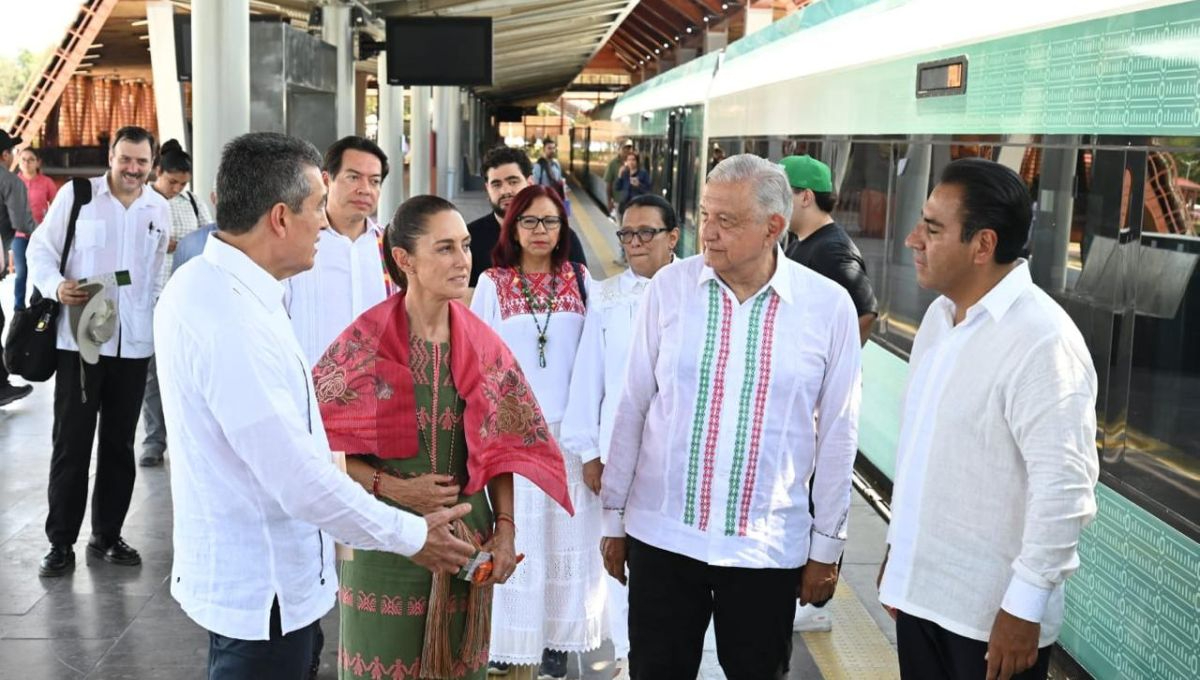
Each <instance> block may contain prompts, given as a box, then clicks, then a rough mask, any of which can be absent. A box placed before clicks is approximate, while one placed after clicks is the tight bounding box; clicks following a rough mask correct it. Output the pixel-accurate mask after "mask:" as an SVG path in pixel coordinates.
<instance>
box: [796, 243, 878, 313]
mask: <svg viewBox="0 0 1200 680" xmlns="http://www.w3.org/2000/svg"><path fill="white" fill-rule="evenodd" d="M785 252H786V253H787V256H788V257H789V258H790V259H792V260H794V261H795V262H799V263H800V264H802V265H804V266H805V267H808V268H809V269H811V270H813V271H815V272H816V273H818V274H820V275H822V276H824V277H826V278H828V279H832V280H833V281H835V282H837V283H838V284H839V285H841V286H842V288H845V289H846V292H848V293H850V299H851V300H853V301H854V309H856V310H858V315H859V316H866V315H867V314H878V313H879V308H878V305H877V303H876V302H875V291H874V289H873V288H872V287H871V279H870V278H868V277H867V265H866V263H865V262H863V257H862V253H861V252H859V250H858V246H856V245H854V241H853V240H851V238H850V235H849V234H847V233H846V230H845V229H842V228H841V227H840V226H838V225H837V223H835V222H830V223H829V224H827V225H825V226H823V227H821V228H820V229H818V230H816V231H814V232H813V233H812V234H810V235H809V236H808V238H806V239H804V240H803V241H793V242H792V243H791V245H789V246H788V248H787V250H786V251H785Z"/></svg>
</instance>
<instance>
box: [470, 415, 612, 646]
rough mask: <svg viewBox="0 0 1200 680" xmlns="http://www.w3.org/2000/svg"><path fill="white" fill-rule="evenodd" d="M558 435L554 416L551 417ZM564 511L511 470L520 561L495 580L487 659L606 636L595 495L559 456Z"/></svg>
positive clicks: (596, 641) (578, 468) (578, 469)
mask: <svg viewBox="0 0 1200 680" xmlns="http://www.w3.org/2000/svg"><path fill="white" fill-rule="evenodd" d="M550 427H551V430H552V431H553V433H554V436H555V437H557V436H558V423H552V424H551V426H550ZM566 468H567V488H568V491H569V492H570V494H571V503H572V504H573V505H574V506H575V516H574V517H571V516H570V515H568V514H567V513H566V511H565V510H563V509H562V508H561V507H559V506H558V504H557V503H555V502H554V501H552V500H550V498H549V497H547V496H546V494H545V493H544V492H542V490H541V489H539V488H537V487H536V486H534V485H533V484H532V483H530V482H529V481H528V480H526V479H525V478H524V477H521V476H520V475H513V488H514V496H515V498H514V501H515V502H514V506H515V507H514V513H513V515H514V517H515V519H516V524H517V540H516V545H517V553H524V554H525V560H524V561H523V562H521V564H520V565H519V566H518V567H517V570H516V572H514V573H513V575H512V578H510V579H509V580H508V583H506V584H504V585H502V586H496V592H495V600H494V602H493V604H492V644H491V651H490V652H489V658H490V659H491V660H492V661H499V662H503V663H509V664H516V665H526V664H537V663H541V661H542V650H543V649H547V648H548V649H554V650H559V651H566V652H586V651H591V650H593V649H596V648H597V647H599V646H600V643H601V642H602V641H603V640H604V639H605V638H607V637H609V631H608V620H607V614H606V611H605V605H606V601H607V585H608V584H607V583H606V581H607V580H608V578H607V575H606V573H605V571H604V565H603V562H602V560H601V557H600V499H599V498H598V497H597V496H596V495H595V494H593V493H592V492H591V490H590V489H588V488H587V486H585V485H584V483H583V466H582V464H581V463H580V462H579V461H578V460H577V459H575V458H573V457H571V456H567V459H566Z"/></svg>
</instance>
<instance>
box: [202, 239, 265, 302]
mask: <svg viewBox="0 0 1200 680" xmlns="http://www.w3.org/2000/svg"><path fill="white" fill-rule="evenodd" d="M204 259H206V260H208V261H209V262H211V263H213V264H214V265H216V266H218V267H220V268H221V269H224V270H225V271H227V272H229V273H230V274H231V275H233V277H234V278H235V279H237V280H238V281H241V282H242V285H244V286H246V288H248V289H249V290H250V292H251V293H253V294H254V297H256V298H258V301H259V302H260V303H261V304H262V306H263V307H265V308H266V309H268V310H272V311H273V310H274V309H275V308H277V307H280V306H282V305H283V284H282V283H280V282H279V281H278V280H277V279H276V278H275V277H274V276H271V275H270V274H269V273H268V272H267V270H265V269H263V268H262V267H261V266H259V264H258V263H257V262H255V261H254V260H251V259H250V257H249V256H247V255H246V254H245V253H243V252H242V251H240V250H238V249H237V248H234V247H233V246H231V245H229V244H228V243H226V242H224V241H222V240H221V238H220V237H219V236H217V235H216V234H213V235H211V236H209V238H208V240H207V241H206V242H205V244H204Z"/></svg>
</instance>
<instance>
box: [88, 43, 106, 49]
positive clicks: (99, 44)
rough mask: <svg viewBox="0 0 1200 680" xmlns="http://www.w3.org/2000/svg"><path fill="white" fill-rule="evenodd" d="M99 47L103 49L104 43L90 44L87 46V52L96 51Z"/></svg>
mask: <svg viewBox="0 0 1200 680" xmlns="http://www.w3.org/2000/svg"><path fill="white" fill-rule="evenodd" d="M101 47H104V43H92V44H91V45H88V50H98V49H100V48H101Z"/></svg>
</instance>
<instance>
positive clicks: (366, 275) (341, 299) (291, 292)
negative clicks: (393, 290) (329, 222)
mask: <svg viewBox="0 0 1200 680" xmlns="http://www.w3.org/2000/svg"><path fill="white" fill-rule="evenodd" d="M382 234H383V229H382V228H381V227H380V226H379V225H378V224H376V223H375V221H374V220H372V219H370V218H367V229H366V231H364V232H363V233H362V234H361V235H360V236H359V237H358V238H357V239H355V240H353V241H351V240H350V239H349V238H348V237H346V236H343V235H342V234H340V233H338V231H337V230H335V229H333V228H327V229H322V230H321V233H320V236H319V237H318V238H317V256H316V258H315V259H314V261H313V267H312V269H309V270H308V271H306V272H301V273H299V274H297V275H295V276H293V277H291V278H290V279H288V280H287V281H286V282H285V283H284V286H285V288H286V291H287V292H286V296H285V302H284V304H285V305H286V306H287V310H288V314H289V315H290V316H291V317H292V328H294V329H295V331H296V338H297V339H298V340H299V341H300V347H302V348H303V349H304V356H306V357H307V358H308V363H309V365H313V366H315V365H316V363H317V361H319V360H320V359H321V356H322V355H323V354H325V350H326V349H327V348H328V347H329V344H330V343H331V342H333V341H334V340H336V339H337V336H338V335H341V333H342V331H344V330H346V327H347V326H349V325H350V324H351V323H352V322H353V321H354V320H355V319H357V318H358V316H359V315H360V314H362V313H363V312H365V311H367V310H368V309H370V308H372V307H374V306H375V305H377V304H379V303H380V302H383V300H384V298H386V297H387V295H388V285H387V280H386V279H385V276H386V275H385V274H384V270H383V260H382V259H381V257H380V254H379V237H380V236H382Z"/></svg>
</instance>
